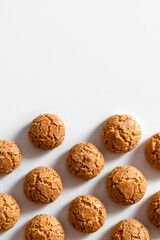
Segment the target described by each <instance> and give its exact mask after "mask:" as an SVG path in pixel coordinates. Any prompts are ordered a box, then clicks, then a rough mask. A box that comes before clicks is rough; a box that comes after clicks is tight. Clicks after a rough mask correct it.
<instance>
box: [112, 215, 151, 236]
mask: <svg viewBox="0 0 160 240" xmlns="http://www.w3.org/2000/svg"><path fill="white" fill-rule="evenodd" d="M110 239H111V240H135V239H136V240H149V239H150V238H149V232H148V230H147V228H145V226H144V225H143V224H142V223H140V222H139V221H137V220H135V219H125V220H122V221H120V222H119V223H118V224H117V225H116V226H115V227H114V229H113V231H112V233H111V238H110Z"/></svg>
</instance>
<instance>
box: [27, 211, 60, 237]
mask: <svg viewBox="0 0 160 240" xmlns="http://www.w3.org/2000/svg"><path fill="white" fill-rule="evenodd" d="M64 235H65V234H64V230H63V227H62V225H61V223H60V222H59V221H58V220H57V219H56V218H55V217H53V216H51V215H48V214H40V215H37V216H35V217H34V218H33V219H32V220H31V221H29V222H28V224H27V226H26V229H25V240H54V239H55V240H64Z"/></svg>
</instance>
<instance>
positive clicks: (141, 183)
mask: <svg viewBox="0 0 160 240" xmlns="http://www.w3.org/2000/svg"><path fill="white" fill-rule="evenodd" d="M146 189H147V183H146V179H145V177H144V176H143V174H142V173H141V172H140V171H139V170H138V169H137V168H135V167H133V166H122V167H116V168H114V169H113V170H112V172H111V173H110V174H109V175H108V177H107V190H108V194H109V196H110V197H111V199H112V200H113V201H114V202H115V203H118V204H121V205H132V204H135V203H136V202H138V201H140V200H141V199H142V197H143V196H144V194H145V192H146Z"/></svg>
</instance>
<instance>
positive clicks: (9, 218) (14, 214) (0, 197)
mask: <svg viewBox="0 0 160 240" xmlns="http://www.w3.org/2000/svg"><path fill="white" fill-rule="evenodd" d="M19 216H20V208H19V205H18V203H17V202H16V200H15V199H14V198H13V197H12V196H11V195H9V194H6V193H0V232H4V231H8V230H9V229H10V228H12V227H13V226H14V225H15V224H16V222H17V221H18V219H19Z"/></svg>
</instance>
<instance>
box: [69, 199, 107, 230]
mask: <svg viewBox="0 0 160 240" xmlns="http://www.w3.org/2000/svg"><path fill="white" fill-rule="evenodd" d="M105 219H106V209H105V207H104V205H103V204H102V202H101V201H100V200H99V199H98V198H96V197H93V196H91V195H84V196H79V197H77V198H75V199H74V200H73V201H72V202H71V203H70V206H69V221H70V223H71V225H72V226H73V227H74V228H75V229H76V230H77V231H79V232H84V233H92V232H96V231H97V230H98V229H99V228H100V227H102V226H103V224H104V222H105Z"/></svg>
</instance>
